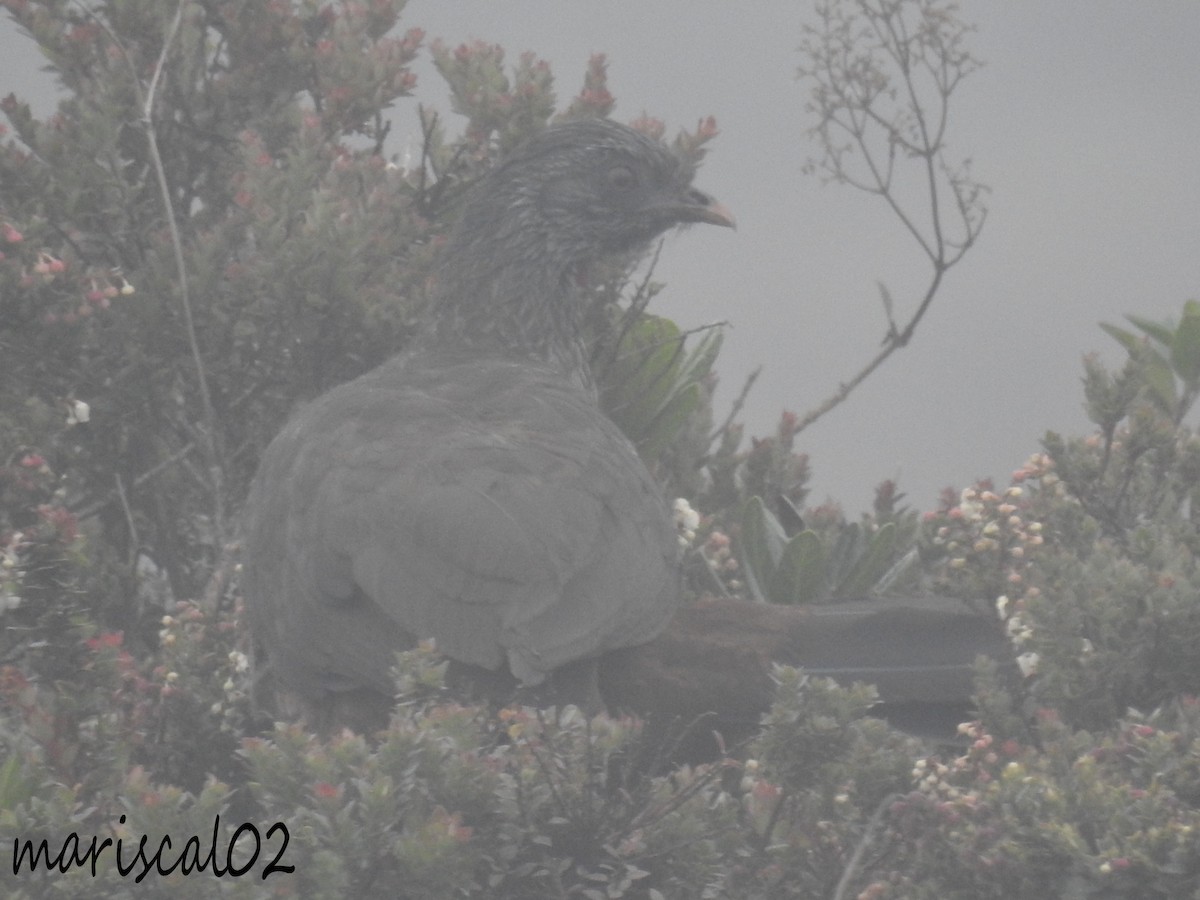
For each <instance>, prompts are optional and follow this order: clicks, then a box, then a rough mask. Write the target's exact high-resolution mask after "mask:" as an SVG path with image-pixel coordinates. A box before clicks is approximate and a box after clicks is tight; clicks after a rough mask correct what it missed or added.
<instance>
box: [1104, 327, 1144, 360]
mask: <svg viewBox="0 0 1200 900" xmlns="http://www.w3.org/2000/svg"><path fill="white" fill-rule="evenodd" d="M1100 327H1101V328H1102V329H1104V331H1105V332H1107V333H1108V334H1109V335H1111V336H1112V337H1113V338H1115V339H1116V340H1117V341H1118V342H1119V343H1120V345H1121V346H1122V347H1124V348H1125V350H1126V351H1127V352H1128V353H1129V354H1130V355H1131V356H1132V355H1134V354H1136V353H1137V350H1138V347H1139V346H1140V345H1141V343H1142V339H1141V338H1139V337H1138V336H1137V335H1136V334H1134V333H1133V332H1132V331H1126V330H1125V329H1124V328H1118V327H1117V326H1116V325H1109V324H1108V323H1107V322H1101V323H1100Z"/></svg>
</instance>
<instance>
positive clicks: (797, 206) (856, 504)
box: [0, 0, 1200, 514]
mask: <svg viewBox="0 0 1200 900" xmlns="http://www.w3.org/2000/svg"><path fill="white" fill-rule="evenodd" d="M961 6H962V15H963V17H964V18H965V19H967V20H968V21H972V22H974V23H975V24H976V25H977V26H978V32H977V33H976V34H975V35H973V39H972V41H971V47H972V49H973V51H974V52H975V55H976V56H978V57H980V58H982V59H983V60H984V61H985V62H986V63H987V65H986V66H985V68H984V69H982V70H981V71H980V72H978V73H976V74H975V75H974V76H972V77H971V78H970V79H968V80H967V81H966V82H965V83H964V85H963V87H962V89H961V91H960V92H959V94H958V95H957V103H958V108H957V110H956V112H955V117H954V121H953V123H952V132H951V135H950V140H951V144H952V152H953V153H954V154H955V155H961V156H963V157H967V156H969V157H971V158H972V159H973V160H974V172H975V174H976V176H977V177H978V178H979V179H980V180H982V181H984V182H986V183H987V184H989V185H990V186H991V188H992V194H991V196H990V200H989V207H990V214H989V219H988V222H987V225H986V227H985V228H984V231H983V234H982V236H981V238H980V242H979V244H978V245H977V247H976V248H975V249H973V250H972V251H971V252H970V253H969V254H968V256H967V257H966V259H965V260H964V261H963V263H962V264H961V265H960V266H959V267H958V268H956V269H954V270H953V271H952V272H951V273H950V275H949V277H948V280H947V282H946V284H945V286H944V288H943V290H942V292H941V294H940V295H939V297H938V299H937V300H936V301H935V303H934V306H933V308H932V309H931V311H930V313H929V315H928V316H927V317H926V319H925V321H924V323H923V324H922V326H921V327H920V329H919V330H918V332H917V334H916V337H915V339H914V341H913V342H912V343H911V344H910V345H909V347H908V348H907V349H904V350H901V351H899V352H898V353H897V354H896V355H894V356H893V357H892V358H891V359H890V360H889V361H888V362H887V363H886V364H885V365H884V367H883V368H882V369H881V370H880V371H879V372H877V373H876V374H875V375H874V376H873V377H872V378H871V379H870V380H868V381H867V382H866V383H865V384H864V385H863V386H862V387H861V388H860V389H859V391H858V392H857V393H856V394H854V395H853V396H852V397H851V399H850V400H849V401H848V402H847V403H846V404H844V405H843V406H842V407H840V408H839V409H838V410H836V411H834V412H833V413H832V414H830V415H829V416H828V417H826V418H825V419H823V420H821V421H820V422H818V423H817V424H816V425H814V426H813V427H812V428H810V429H809V430H808V431H806V432H805V433H804V434H803V435H802V436H801V438H800V444H801V449H803V450H805V451H807V452H808V453H809V454H810V455H811V457H812V464H813V471H814V478H813V489H814V493H813V498H812V499H813V501H814V502H817V501H820V500H822V499H824V498H826V497H831V498H833V499H835V500H838V501H839V502H841V503H842V504H843V505H844V506H845V507H846V510H847V512H848V513H850V514H854V513H856V512H858V511H859V510H861V509H864V508H866V507H867V505H868V504H869V502H870V496H871V488H872V486H873V485H874V484H875V483H876V482H877V481H879V480H881V479H883V478H887V477H893V476H897V475H898V476H899V477H900V484H901V487H902V489H904V490H905V491H907V493H908V496H909V500H910V501H911V502H912V503H913V504H914V505H915V506H916V507H917V508H919V509H928V508H931V507H932V506H933V505H934V503H935V501H936V495H937V491H938V489H939V488H941V487H943V486H945V485H948V484H953V485H955V486H958V487H962V486H964V485H965V484H966V483H968V482H969V481H971V480H972V479H974V478H975V477H978V476H986V475H990V476H993V477H995V478H996V479H997V481H999V482H1001V483H1004V482H1005V481H1006V479H1007V477H1008V475H1009V473H1010V472H1011V471H1012V470H1013V469H1014V468H1016V467H1017V466H1019V465H1020V464H1021V463H1022V462H1023V461H1024V459H1025V458H1026V457H1027V456H1028V455H1029V454H1030V453H1032V452H1034V451H1036V450H1037V449H1038V440H1039V438H1040V436H1041V435H1042V433H1043V432H1044V431H1045V430H1047V429H1054V430H1056V431H1060V432H1065V433H1080V432H1082V431H1083V430H1084V429H1085V426H1086V420H1085V418H1084V416H1083V414H1082V409H1081V402H1082V392H1081V387H1080V375H1081V371H1082V370H1081V366H1080V357H1081V356H1082V354H1083V353H1085V352H1088V351H1090V350H1101V351H1103V353H1104V356H1105V357H1106V358H1107V359H1108V360H1110V361H1112V362H1114V363H1116V362H1119V361H1120V359H1121V356H1122V354H1121V352H1120V351H1119V350H1118V349H1117V348H1116V345H1115V343H1114V342H1113V341H1112V340H1111V339H1110V338H1108V337H1107V336H1106V335H1104V334H1103V333H1102V332H1101V331H1100V330H1099V329H1098V328H1097V327H1096V323H1097V322H1098V321H1109V322H1118V321H1120V320H1121V316H1122V315H1123V314H1124V313H1126V312H1132V313H1136V314H1140V315H1144V316H1148V317H1151V318H1166V317H1169V316H1175V315H1177V314H1178V312H1179V311H1180V309H1181V308H1182V305H1183V302H1184V300H1186V299H1189V298H1200V65H1198V64H1197V62H1196V46H1197V45H1198V44H1200V3H1195V2H1191V0H1174V2H1165V0H1163V2H1154V3H1145V2H1138V3H1133V2H1122V0H1056V2H1044V0H1007V2H1004V3H1000V2H985V0H963V2H962V4H961ZM809 17H811V5H810V4H808V3H798V2H787V0H771V2H767V0H762V2H758V3H739V4H734V3H726V2H717V0H659V2H656V3H653V4H649V3H641V2H635V0H609V2H606V3H589V4H583V3H569V2H563V0H508V2H504V3H500V2H496V0H455V2H454V3H445V2H436V0H411V2H410V4H409V6H408V9H407V11H406V14H405V17H404V20H403V22H402V24H403V25H404V26H406V27H407V26H420V27H422V28H424V29H425V30H426V32H427V33H428V35H429V36H430V37H431V38H433V37H441V38H443V39H444V40H446V41H447V42H449V43H452V44H453V43H458V42H461V41H464V40H467V39H471V38H481V39H484V40H487V41H490V42H495V43H499V44H501V45H502V46H504V47H505V49H506V50H507V52H508V54H509V56H510V58H514V59H515V57H516V56H517V54H518V53H520V52H521V51H523V50H533V51H535V52H536V53H537V54H538V55H540V56H542V57H543V58H546V59H548V60H549V61H550V62H551V64H552V66H553V68H554V71H555V73H556V75H557V76H558V84H559V97H560V99H561V100H564V101H565V100H566V99H568V98H569V97H570V96H571V95H572V94H573V93H574V92H575V90H576V89H577V88H578V86H579V84H580V82H581V78H582V73H583V69H584V66H585V63H586V61H587V58H588V56H589V54H591V53H593V52H604V53H606V54H608V57H609V86H610V88H611V90H612V92H613V94H614V95H615V96H616V97H617V101H618V105H617V109H616V112H615V117H616V118H618V119H622V120H629V119H631V118H634V117H636V116H637V115H639V114H640V113H642V112H643V111H644V112H648V113H650V114H652V115H656V116H658V117H660V118H663V119H665V120H666V121H667V122H668V125H669V127H670V128H671V129H672V131H673V130H674V129H675V128H676V127H678V126H680V125H683V126H687V127H692V126H694V125H695V122H696V120H697V119H699V118H700V117H702V116H705V115H709V114H712V115H715V116H716V117H717V121H718V123H719V125H720V127H721V132H722V133H721V135H720V137H719V138H718V139H717V140H716V141H715V142H714V144H713V145H712V146H713V152H712V153H711V154H710V155H709V157H708V159H707V160H706V162H705V165H704V168H703V169H702V171H701V174H700V176H699V178H698V184H700V185H701V186H702V187H703V188H704V189H705V190H707V191H709V192H710V193H713V194H715V195H716V196H717V197H718V198H719V199H720V200H721V201H722V202H724V203H725V204H726V205H727V206H729V207H730V208H731V209H733V211H734V212H735V214H736V215H737V217H738V224H739V229H738V231H737V232H736V233H731V232H727V231H725V230H722V229H702V228H693V229H691V230H690V231H689V232H687V233H686V234H683V235H681V236H678V237H675V238H672V239H671V240H670V242H669V244H668V246H667V248H666V250H665V252H664V254H663V259H662V262H661V263H660V268H659V276H660V277H661V278H662V280H665V281H666V282H667V283H668V289H667V290H666V291H665V292H664V293H663V294H662V295H660V297H659V303H658V305H657V311H658V312H660V313H663V314H665V315H668V316H671V317H672V318H674V319H675V320H676V321H678V322H679V323H680V324H681V325H682V326H684V327H691V326H695V325H699V324H702V323H705V322H709V321H714V320H718V319H727V320H730V321H731V322H732V323H733V325H734V328H733V329H732V330H731V331H730V332H729V333H728V335H727V337H726V344H725V349H724V351H723V353H722V356H721V359H720V360H719V368H720V372H721V375H722V382H723V383H722V391H721V393H720V394H719V395H718V409H717V415H718V416H722V415H723V414H724V412H725V410H726V409H727V408H728V404H729V402H730V401H731V399H732V396H733V395H734V393H735V392H736V391H737V389H738V388H739V387H740V385H741V383H742V381H743V379H744V378H745V376H746V374H747V373H748V372H749V371H750V370H751V369H752V368H754V367H755V366H756V365H758V364H759V363H762V364H763V365H764V371H763V375H762V377H761V378H760V379H759V383H758V385H757V386H756V387H755V389H754V391H753V393H752V394H751V396H750V400H749V402H748V404H747V409H746V410H745V413H744V415H743V419H744V420H745V421H746V423H747V426H748V429H747V430H748V431H749V432H750V433H753V434H763V433H766V432H769V431H771V430H772V429H773V427H774V423H775V421H776V420H777V418H778V415H779V412H780V410H781V409H784V408H787V409H791V410H794V411H796V412H799V413H803V412H805V411H807V410H808V409H809V408H810V407H811V406H813V405H815V404H816V403H818V402H819V401H820V400H822V399H823V398H824V397H825V396H826V395H828V394H829V393H830V392H831V391H832V390H834V389H835V388H836V387H837V385H838V383H839V382H840V381H843V380H845V379H846V378H849V377H850V376H852V375H853V374H854V373H855V372H856V371H857V370H858V368H859V367H861V365H862V364H863V363H864V362H865V361H866V360H867V359H868V358H869V357H870V356H871V355H872V354H873V353H874V352H875V351H876V350H877V348H878V346H879V341H880V338H881V337H882V335H883V327H884V320H883V317H882V314H881V312H880V308H879V300H878V296H879V295H878V290H877V288H876V281H883V282H885V283H886V284H887V285H888V287H889V288H890V290H891V293H892V295H893V297H894V298H895V300H896V303H897V313H898V315H903V314H904V313H905V311H906V310H910V309H911V308H912V307H913V304H914V303H915V301H916V299H917V296H918V293H919V292H920V291H921V290H922V289H923V286H924V284H925V281H926V278H927V272H926V268H925V266H926V265H927V264H926V263H925V261H924V259H923V258H922V257H921V256H920V255H919V253H918V252H917V250H916V247H915V245H914V244H912V243H911V239H910V238H908V237H907V236H906V235H905V234H903V233H902V231H901V228H900V225H899V223H898V222H896V221H895V220H894V219H892V218H890V217H889V216H890V214H889V213H888V211H887V210H886V209H885V208H884V207H883V205H882V203H880V202H879V201H877V200H872V199H870V198H867V197H865V196H862V195H859V194H856V193H855V192H853V191H851V190H849V189H847V188H838V187H832V186H831V187H824V186H822V185H821V183H820V182H819V181H818V180H817V179H816V178H814V177H808V176H805V175H803V174H802V172H801V166H802V163H803V161H804V159H805V157H806V156H807V155H808V154H809V152H810V148H811V145H810V144H809V143H808V141H807V139H806V137H805V135H806V131H807V129H808V128H809V127H810V126H811V124H812V121H811V119H810V118H809V116H808V115H807V114H806V113H805V111H804V105H805V96H804V91H803V89H802V87H801V86H800V85H799V84H798V83H797V82H796V80H795V70H796V66H797V64H798V62H799V58H798V56H797V53H796V47H797V46H798V44H799V43H800V38H801V26H802V23H803V22H805V21H806V20H808V19H809ZM30 48H31V45H29V42H28V41H27V40H25V39H24V38H23V37H21V36H20V35H19V33H18V31H17V29H16V28H15V27H14V26H13V25H12V24H11V23H10V22H9V21H8V20H7V19H4V20H0V96H2V95H4V94H7V93H9V92H10V91H15V92H16V93H17V94H18V95H20V96H24V97H26V98H27V99H32V100H38V99H39V98H41V100H40V102H39V103H38V105H39V107H40V108H41V109H43V110H44V109H46V108H47V106H46V104H48V103H49V102H50V101H49V100H48V99H46V98H47V97H48V96H49V94H48V91H47V88H46V86H45V85H46V80H45V79H46V76H45V75H42V74H39V73H38V71H37V69H38V67H39V65H40V59H39V57H38V55H37V53H36V51H31V49H30ZM419 71H420V72H421V73H422V74H423V75H426V77H424V78H422V80H421V82H420V83H419V84H418V87H417V91H416V97H415V98H414V101H406V102H404V103H402V104H400V105H398V106H397V107H396V109H395V110H394V119H395V123H394V131H393V134H394V135H395V136H396V143H395V144H394V146H393V148H392V149H393V150H395V151H401V150H402V149H403V141H404V135H406V134H409V133H415V131H416V125H415V123H416V102H415V101H416V100H419V101H421V102H424V103H427V104H436V105H441V106H443V107H444V106H445V93H446V92H445V90H444V89H443V86H442V84H441V82H440V79H438V78H437V77H436V75H433V74H432V67H431V66H429V65H428V64H426V65H424V66H423V67H422V68H421V69H420V70H419Z"/></svg>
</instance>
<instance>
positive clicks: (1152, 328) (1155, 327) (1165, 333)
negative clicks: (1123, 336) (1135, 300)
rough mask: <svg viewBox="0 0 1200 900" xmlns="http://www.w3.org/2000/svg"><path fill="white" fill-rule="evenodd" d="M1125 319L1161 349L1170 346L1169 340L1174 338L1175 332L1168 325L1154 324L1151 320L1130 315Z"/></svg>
mask: <svg viewBox="0 0 1200 900" xmlns="http://www.w3.org/2000/svg"><path fill="white" fill-rule="evenodd" d="M1125 318H1126V319H1128V320H1129V321H1130V322H1132V323H1133V324H1134V325H1136V326H1137V327H1138V328H1140V329H1142V331H1143V332H1144V333H1145V334H1146V335H1147V336H1148V337H1150V338H1152V339H1154V340H1155V341H1158V343H1160V344H1162V346H1163V347H1170V346H1171V339H1172V338H1173V337H1174V336H1175V332H1174V331H1173V330H1172V329H1171V326H1170V325H1164V324H1162V322H1155V321H1154V320H1153V319H1145V318H1143V317H1141V316H1132V315H1131V316H1126V317H1125Z"/></svg>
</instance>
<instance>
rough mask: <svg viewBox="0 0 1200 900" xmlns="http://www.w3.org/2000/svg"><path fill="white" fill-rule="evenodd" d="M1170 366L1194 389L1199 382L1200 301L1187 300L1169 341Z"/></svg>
mask: <svg viewBox="0 0 1200 900" xmlns="http://www.w3.org/2000/svg"><path fill="white" fill-rule="evenodd" d="M1170 348H1171V368H1173V369H1174V370H1175V374H1177V375H1178V376H1179V378H1180V380H1182V381H1183V383H1184V384H1185V385H1186V386H1187V387H1188V388H1189V389H1194V387H1195V385H1196V384H1197V383H1198V382H1200V303H1198V302H1196V301H1195V300H1189V301H1188V302H1187V303H1185V304H1184V307H1183V318H1182V319H1181V320H1180V322H1179V327H1177V328H1176V329H1175V333H1174V335H1173V336H1172V339H1171V343H1170Z"/></svg>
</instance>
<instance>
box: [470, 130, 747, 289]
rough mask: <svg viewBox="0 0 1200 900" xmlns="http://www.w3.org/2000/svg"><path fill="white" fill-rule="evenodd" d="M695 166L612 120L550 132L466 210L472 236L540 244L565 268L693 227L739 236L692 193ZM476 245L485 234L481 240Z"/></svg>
mask: <svg viewBox="0 0 1200 900" xmlns="http://www.w3.org/2000/svg"><path fill="white" fill-rule="evenodd" d="M694 174H695V171H694V169H693V167H692V166H691V165H690V164H689V163H688V162H687V161H685V160H684V159H683V158H681V157H680V156H679V155H678V154H677V153H675V152H674V151H672V150H671V149H670V148H669V147H667V146H666V145H664V144H663V143H662V142H660V141H657V140H654V139H653V138H651V137H649V136H647V135H645V134H642V133H641V132H639V131H635V130H634V129H632V128H629V127H628V126H625V125H620V124H618V123H616V122H611V121H608V120H606V119H585V120H579V121H574V122H567V123H564V124H561V125H554V126H551V127H549V128H547V129H546V130H545V131H543V132H541V133H540V134H538V135H537V136H536V137H533V138H531V139H530V140H528V141H526V142H525V144H523V145H522V146H520V147H519V148H517V149H516V150H515V151H514V152H513V153H512V154H511V155H510V156H509V157H508V158H507V159H506V160H505V161H504V162H503V163H501V165H500V166H498V167H497V168H496V169H495V170H494V171H493V172H492V173H490V174H489V175H488V176H487V178H486V179H485V183H483V184H481V185H480V186H479V189H477V191H476V193H475V202H474V203H472V204H470V205H469V206H468V208H467V209H466V210H464V216H463V221H464V223H468V224H467V225H466V227H468V228H471V229H478V228H486V229H488V230H489V231H490V232H491V233H492V234H493V235H494V236H503V237H509V236H511V237H512V238H514V240H513V241H512V242H511V243H510V244H509V245H510V246H516V245H517V244H518V243H520V241H519V237H518V236H523V237H524V238H526V239H527V240H530V241H536V242H537V244H538V250H539V253H540V254H543V255H542V259H543V260H545V261H546V262H550V258H551V257H552V258H553V259H554V260H555V262H557V263H559V264H560V265H563V266H565V267H568V268H574V267H577V266H580V265H586V264H587V263H590V262H592V261H595V260H597V259H600V258H605V257H610V256H621V255H624V254H628V253H632V252H636V251H638V250H641V249H643V248H644V247H645V246H646V245H647V244H648V243H649V242H650V241H651V240H653V239H654V238H655V237H657V236H658V235H660V234H662V233H663V232H665V231H667V230H668V229H670V228H672V227H674V226H676V225H683V224H689V223H692V222H707V223H709V224H712V225H724V226H727V227H733V224H734V221H733V216H732V215H731V214H730V213H729V211H728V210H727V209H726V208H725V207H724V206H722V205H721V204H720V203H717V202H716V201H715V200H714V199H713V198H712V197H710V196H708V195H707V194H705V193H703V192H702V191H700V190H698V189H696V188H694V187H692V176H693V175H694ZM475 236H476V237H479V236H480V235H478V234H476V235H475Z"/></svg>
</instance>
